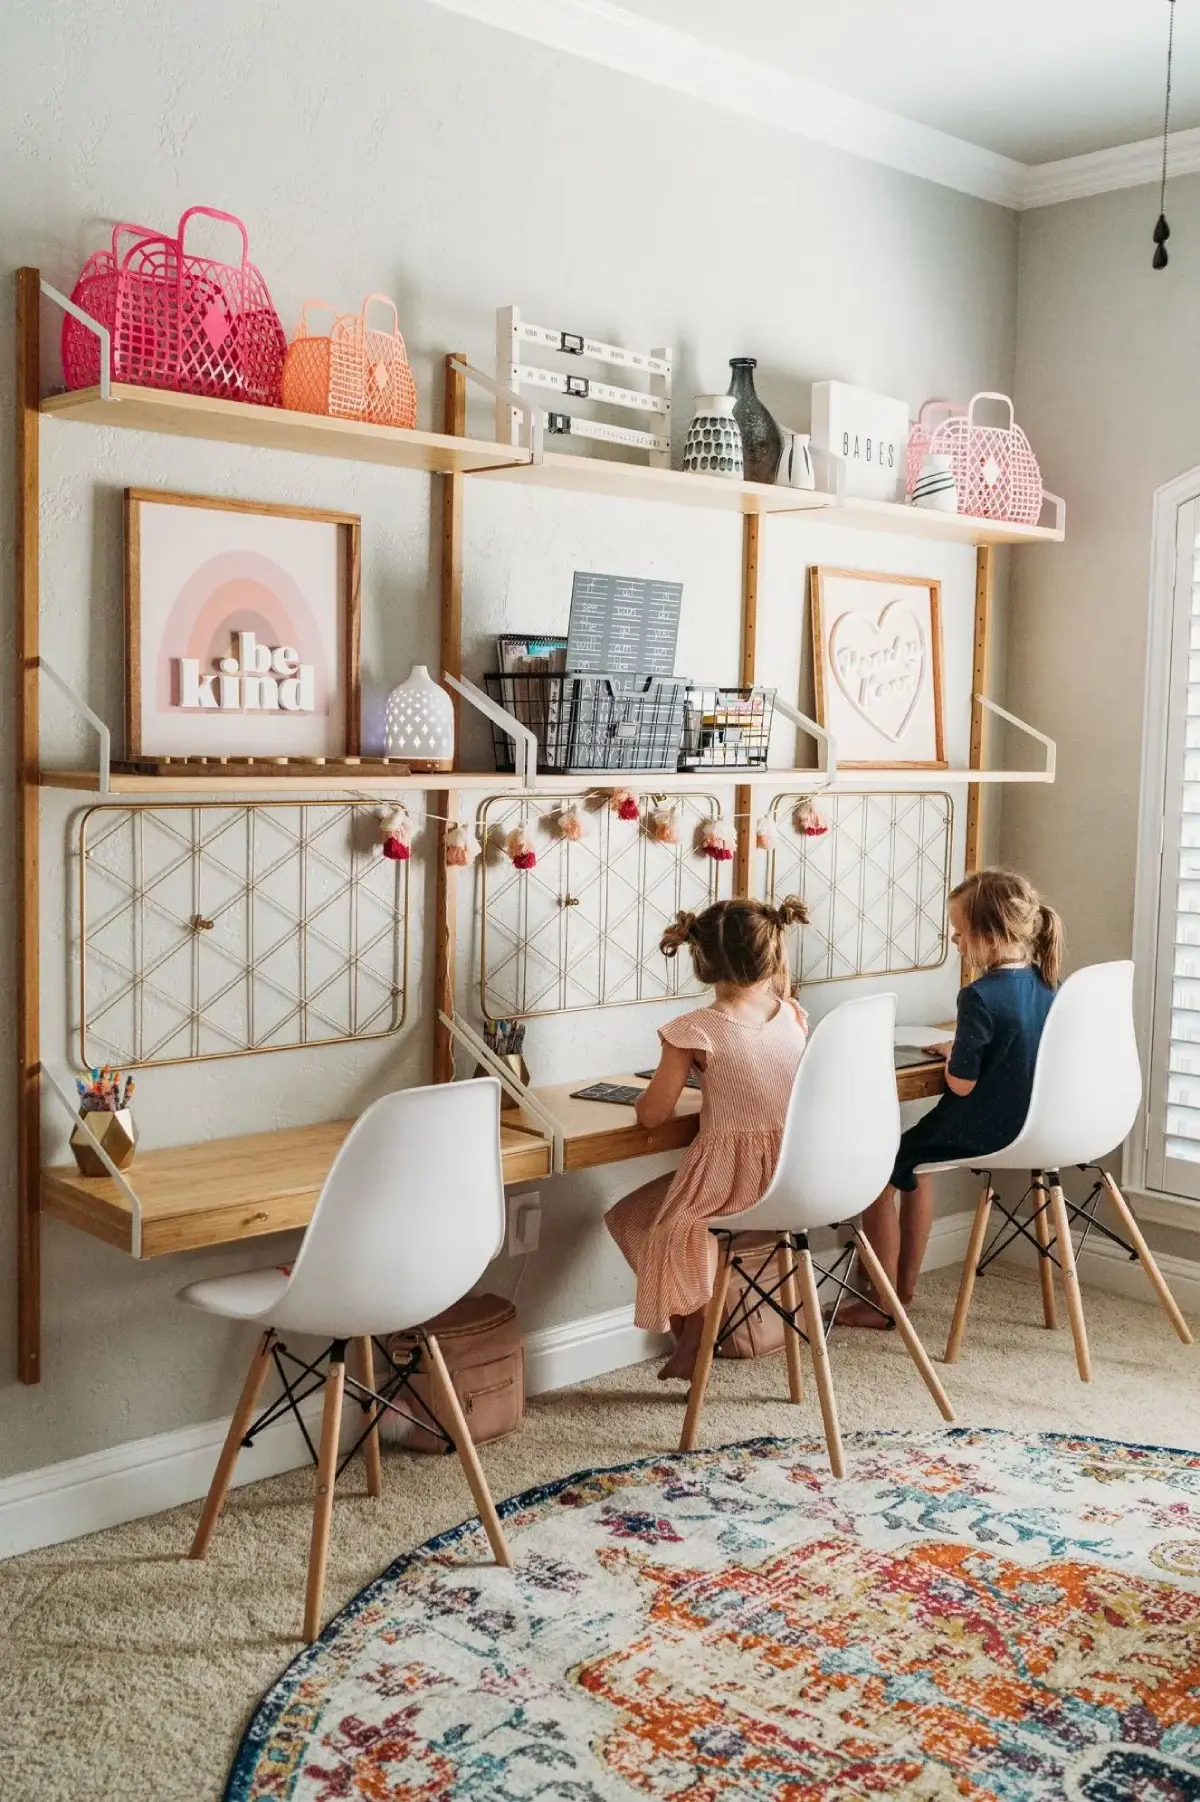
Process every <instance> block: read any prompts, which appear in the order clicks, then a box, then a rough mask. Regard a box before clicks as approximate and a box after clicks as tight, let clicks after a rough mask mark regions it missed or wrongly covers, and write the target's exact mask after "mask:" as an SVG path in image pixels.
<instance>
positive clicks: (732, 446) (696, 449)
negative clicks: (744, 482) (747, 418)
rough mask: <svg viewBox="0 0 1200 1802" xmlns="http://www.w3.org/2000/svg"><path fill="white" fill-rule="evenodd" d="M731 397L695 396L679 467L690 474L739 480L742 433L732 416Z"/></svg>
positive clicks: (714, 395) (728, 395)
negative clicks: (694, 407) (681, 465)
mask: <svg viewBox="0 0 1200 1802" xmlns="http://www.w3.org/2000/svg"><path fill="white" fill-rule="evenodd" d="M734 398H735V397H734V396H733V395H732V394H698V395H697V396H696V401H695V406H696V411H695V413H694V415H693V416H692V423H691V425H690V426H689V427H688V435H687V440H686V442H685V444H684V447H683V467H684V469H685V470H686V471H687V472H688V473H689V474H690V475H707V476H728V477H729V478H730V479H731V480H732V481H735V482H740V481H741V479H742V474H743V469H744V465H743V461H742V434H741V432H740V431H739V430H738V422H737V420H736V419H735V418H734V417H733V403H734Z"/></svg>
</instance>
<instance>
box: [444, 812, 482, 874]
mask: <svg viewBox="0 0 1200 1802" xmlns="http://www.w3.org/2000/svg"><path fill="white" fill-rule="evenodd" d="M478 856H479V840H478V839H477V838H476V837H475V835H474V833H472V832H468V831H467V828H466V827H465V826H464V825H462V824H461V822H460V821H458V820H455V821H454V824H453V825H452V826H451V827H450V829H449V831H448V832H447V833H446V868H447V869H448V870H456V869H457V870H463V869H467V868H468V867H469V866H470V865H471V864H473V863H474V861H475V859H476V858H477V857H478Z"/></svg>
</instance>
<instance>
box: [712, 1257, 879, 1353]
mask: <svg viewBox="0 0 1200 1802" xmlns="http://www.w3.org/2000/svg"><path fill="white" fill-rule="evenodd" d="M709 1231H710V1232H711V1233H712V1235H713V1237H714V1239H716V1240H717V1241H718V1242H719V1243H720V1244H721V1255H722V1257H723V1258H725V1259H727V1260H728V1262H729V1264H730V1266H731V1268H732V1269H733V1270H734V1271H736V1273H737V1274H738V1276H739V1277H741V1279H742V1282H743V1283H744V1285H745V1287H744V1289H743V1291H742V1294H741V1296H740V1297H739V1299H738V1301H737V1302H736V1304H735V1305H734V1307H732V1308H731V1309H730V1311H729V1313H728V1315H727V1316H726V1318H725V1320H724V1322H723V1324H722V1326H721V1329H720V1331H719V1332H718V1334H717V1337H716V1340H715V1342H714V1345H713V1354H714V1356H715V1355H717V1353H719V1351H720V1349H721V1346H722V1345H724V1343H725V1341H726V1340H727V1339H729V1338H730V1337H731V1336H732V1335H733V1334H734V1333H735V1332H736V1331H737V1329H738V1328H739V1327H740V1326H743V1325H745V1324H746V1323H747V1322H749V1321H750V1320H752V1319H753V1318H754V1316H755V1315H756V1314H760V1313H761V1312H762V1310H763V1309H764V1308H770V1309H771V1312H772V1313H774V1314H778V1316H779V1318H780V1320H782V1321H783V1324H784V1327H785V1328H787V1329H790V1330H791V1331H792V1332H793V1333H795V1334H796V1336H797V1338H798V1339H802V1340H803V1341H804V1343H805V1345H807V1344H808V1343H809V1338H808V1334H807V1333H806V1332H805V1331H804V1328H803V1327H802V1326H801V1325H800V1321H799V1319H798V1315H799V1314H800V1313H801V1309H800V1308H799V1306H797V1307H796V1308H785V1307H783V1306H782V1305H781V1303H780V1302H778V1301H777V1300H776V1296H778V1294H779V1292H780V1290H781V1289H782V1288H783V1285H784V1280H785V1279H784V1277H783V1275H782V1273H778V1266H776V1269H777V1275H776V1278H775V1281H774V1282H773V1283H772V1284H771V1286H770V1288H766V1287H764V1284H763V1281H762V1279H763V1277H764V1275H765V1274H766V1270H767V1266H768V1264H771V1263H773V1262H774V1261H775V1260H776V1259H777V1257H778V1254H779V1252H780V1251H784V1250H786V1251H789V1252H791V1253H793V1254H794V1253H796V1252H798V1251H808V1249H809V1245H808V1234H807V1233H780V1234H779V1235H778V1237H777V1238H776V1239H775V1240H774V1242H773V1243H772V1244H771V1246H770V1247H769V1248H768V1250H767V1253H766V1256H765V1257H764V1258H763V1260H762V1263H761V1264H760V1265H759V1266H758V1269H757V1270H755V1271H754V1272H753V1273H751V1271H750V1270H749V1269H748V1268H747V1266H746V1262H745V1261H744V1259H743V1258H741V1257H739V1256H738V1254H737V1252H736V1251H735V1250H734V1249H733V1246H734V1242H735V1241H736V1239H737V1238H738V1234H737V1233H735V1232H731V1231H730V1230H729V1228H727V1227H719V1226H714V1227H710V1228H709ZM755 1237H756V1238H757V1237H758V1235H757V1234H756V1235H755ZM856 1250H857V1246H856V1244H855V1241H854V1240H853V1239H851V1240H850V1241H849V1242H848V1243H847V1244H846V1245H845V1246H843V1248H842V1250H841V1252H840V1254H839V1255H838V1257H837V1258H836V1259H835V1260H834V1262H833V1264H831V1265H830V1266H829V1267H828V1268H826V1267H825V1266H823V1265H821V1264H818V1263H817V1262H816V1260H815V1259H814V1260H813V1270H814V1272H815V1273H816V1276H817V1286H818V1288H820V1286H821V1285H822V1284H824V1283H833V1284H834V1286H835V1287H836V1289H837V1292H838V1293H837V1300H836V1301H835V1302H834V1304H833V1307H832V1309H831V1310H830V1314H829V1318H828V1320H827V1321H826V1323H825V1335H826V1338H828V1336H829V1334H830V1333H831V1332H832V1331H833V1328H834V1326H835V1324H836V1322H837V1315H838V1309H839V1308H840V1307H841V1305H842V1302H843V1301H844V1300H845V1298H846V1296H847V1295H852V1296H853V1297H854V1299H855V1301H861V1302H863V1303H865V1305H866V1306H867V1307H869V1308H873V1309H874V1311H875V1312H876V1313H877V1314H879V1315H881V1316H882V1318H883V1319H884V1320H886V1321H887V1322H888V1324H889V1325H891V1324H893V1322H892V1317H891V1315H890V1314H888V1313H887V1312H886V1310H885V1309H883V1308H881V1307H880V1306H879V1304H878V1302H876V1301H874V1300H873V1299H872V1298H871V1296H869V1295H864V1293H863V1292H862V1290H861V1289H856V1288H855V1286H854V1284H853V1283H851V1282H848V1281H847V1280H846V1277H845V1275H844V1274H843V1273H844V1272H845V1271H846V1270H848V1269H849V1267H850V1265H851V1263H852V1261H853V1258H854V1255H855V1252H856ZM731 1253H732V1255H731Z"/></svg>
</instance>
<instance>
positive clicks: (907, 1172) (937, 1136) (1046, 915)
mask: <svg viewBox="0 0 1200 1802" xmlns="http://www.w3.org/2000/svg"><path fill="white" fill-rule="evenodd" d="M950 927H951V939H952V941H953V943H954V945H955V947H956V948H957V949H958V950H959V951H960V952H961V953H962V955H963V957H964V958H965V960H966V963H967V965H968V967H969V968H970V969H971V970H973V971H977V972H978V975H977V976H976V978H975V980H974V982H972V983H971V984H970V985H969V987H967V988H963V989H960V990H959V995H958V1021H957V1024H956V1026H955V1030H954V1038H953V1039H952V1040H951V1041H949V1042H948V1043H947V1044H944V1045H938V1046H936V1047H933V1048H932V1049H935V1050H937V1051H940V1052H942V1053H943V1054H944V1055H945V1057H946V1060H947V1062H946V1093H945V1094H944V1095H943V1096H942V1098H941V1100H940V1101H939V1102H938V1103H937V1106H936V1107H933V1108H931V1109H930V1111H929V1112H928V1113H927V1114H925V1115H924V1116H923V1117H922V1118H921V1119H920V1120H918V1121H917V1123H916V1125H915V1126H910V1127H909V1128H908V1131H907V1132H905V1133H904V1134H903V1135H902V1136H901V1139H900V1151H899V1154H898V1155H897V1158H896V1165H895V1168H894V1170H893V1171H892V1180H891V1182H890V1183H889V1184H888V1187H887V1188H886V1189H885V1190H884V1191H883V1194H882V1195H880V1196H879V1198H878V1199H877V1200H876V1201H874V1202H872V1204H871V1206H870V1207H869V1208H868V1209H867V1211H866V1213H865V1214H864V1215H863V1230H864V1232H865V1233H866V1235H867V1237H868V1239H870V1241H871V1244H872V1245H873V1246H874V1247H875V1250H876V1252H877V1254H878V1256H879V1261H880V1263H881V1264H882V1265H883V1267H884V1269H885V1270H886V1271H887V1273H888V1276H889V1277H890V1278H891V1280H892V1283H893V1284H894V1286H895V1289H896V1293H897V1294H898V1295H899V1297H900V1300H901V1302H902V1303H903V1304H904V1306H905V1307H907V1306H908V1304H909V1302H910V1301H911V1300H912V1298H913V1292H914V1290H915V1289H916V1286H917V1275H918V1273H919V1271H920V1269H921V1263H922V1260H923V1258H924V1256H925V1247H926V1245H927V1244H928V1243H929V1229H930V1227H931V1226H932V1224H933V1178H932V1177H931V1176H918V1175H917V1174H916V1166H917V1165H918V1164H939V1163H943V1162H945V1161H946V1160H948V1159H951V1158H979V1159H981V1160H983V1159H985V1158H986V1157H987V1154H988V1153H989V1152H991V1151H999V1150H1001V1149H1002V1147H1003V1146H1005V1145H1008V1144H1009V1143H1010V1142H1011V1141H1012V1140H1013V1139H1015V1138H1016V1136H1017V1134H1018V1133H1019V1132H1020V1130H1021V1128H1022V1126H1024V1124H1025V1116H1026V1114H1027V1113H1028V1112H1029V1099H1030V1096H1031V1095H1032V1093H1033V1067H1034V1063H1035V1062H1036V1059H1037V1049H1038V1044H1039V1042H1040V1040H1041V1036H1042V1028H1043V1026H1044V1025H1045V1024H1046V1015H1047V1014H1048V1013H1049V1012H1050V1006H1051V1003H1052V1002H1053V1000H1054V991H1055V989H1056V988H1057V987H1058V979H1059V966H1060V964H1061V962H1062V921H1061V920H1060V919H1059V917H1058V915H1057V914H1056V913H1055V911H1054V909H1053V908H1052V907H1047V905H1046V903H1045V902H1044V901H1043V900H1042V899H1041V898H1040V896H1039V895H1038V894H1037V892H1036V890H1035V889H1034V888H1033V887H1031V885H1030V884H1029V883H1028V882H1027V881H1026V880H1025V878H1024V876H1018V875H1016V874H1015V873H1014V872H1013V871H1011V870H978V871H976V872H975V874H974V875H972V876H968V877H967V879H966V881H965V882H960V883H959V885H958V887H957V888H956V889H955V890H954V891H953V893H952V894H951V896H950ZM893 1189H896V1190H898V1191H899V1197H900V1211H899V1217H898V1218H897V1212H896V1203H895V1201H894V1200H893V1197H892V1190H893ZM838 1319H839V1321H844V1322H845V1323H846V1324H847V1325H848V1326H866V1327H886V1326H888V1325H889V1324H890V1323H889V1322H888V1321H887V1320H886V1319H884V1318H883V1317H881V1316H880V1315H879V1314H877V1313H876V1312H875V1311H874V1309H872V1308H867V1307H864V1306H862V1305H861V1304H857V1303H856V1304H855V1305H854V1306H853V1307H848V1308H843V1309H842V1310H841V1311H840V1312H839V1314H838Z"/></svg>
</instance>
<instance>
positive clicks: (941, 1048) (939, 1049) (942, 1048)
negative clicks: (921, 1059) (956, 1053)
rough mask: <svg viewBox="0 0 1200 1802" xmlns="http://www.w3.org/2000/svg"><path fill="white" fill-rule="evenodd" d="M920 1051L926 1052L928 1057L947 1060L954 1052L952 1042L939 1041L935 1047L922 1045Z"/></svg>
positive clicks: (947, 1040) (949, 1040)
mask: <svg viewBox="0 0 1200 1802" xmlns="http://www.w3.org/2000/svg"><path fill="white" fill-rule="evenodd" d="M921 1049H922V1051H927V1052H928V1053H929V1055H930V1057H944V1058H948V1057H949V1056H950V1053H951V1052H952V1051H953V1050H954V1040H953V1039H939V1040H938V1042H937V1044H936V1045H922V1047H921Z"/></svg>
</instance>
